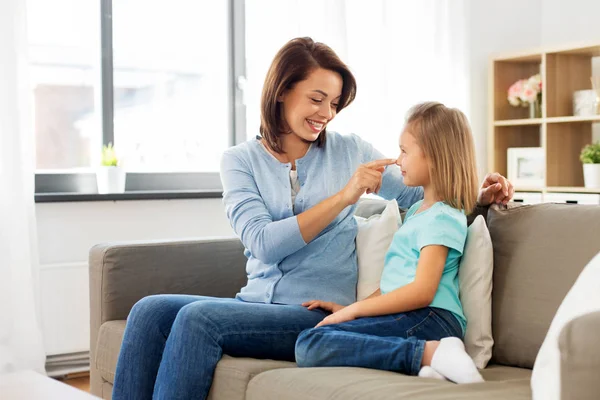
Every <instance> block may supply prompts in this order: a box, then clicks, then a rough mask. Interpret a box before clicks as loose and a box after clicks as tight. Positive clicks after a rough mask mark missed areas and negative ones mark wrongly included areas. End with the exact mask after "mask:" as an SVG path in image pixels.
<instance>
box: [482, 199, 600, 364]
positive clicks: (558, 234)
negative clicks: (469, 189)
mask: <svg viewBox="0 0 600 400" xmlns="http://www.w3.org/2000/svg"><path fill="white" fill-rule="evenodd" d="M487 223H488V228H489V231H490V235H491V237H492V242H493V245H494V281H493V290H492V329H493V337H494V342H495V343H494V350H493V358H492V360H493V361H495V363H498V364H504V365H511V366H517V367H526V368H532V367H533V363H534V361H535V357H536V355H537V353H538V351H539V349H540V346H541V345H542V342H543V340H544V337H545V336H546V332H547V331H548V328H549V327H550V322H551V321H552V318H553V317H554V314H555V313H556V310H557V309H558V306H559V305H560V303H561V302H562V300H563V299H564V297H565V295H566V294H567V292H568V291H569V289H570V288H571V286H572V285H573V283H574V282H575V280H576V279H577V276H578V275H579V274H580V272H581V271H582V270H583V268H584V267H585V265H586V264H587V263H588V262H589V261H590V260H591V259H592V257H594V255H596V253H598V252H599V251H600V236H599V235H598V226H600V206H586V205H572V204H536V205H531V206H521V207H516V208H510V209H501V208H498V207H496V206H492V207H491V208H490V210H489V213H488V220H487Z"/></svg>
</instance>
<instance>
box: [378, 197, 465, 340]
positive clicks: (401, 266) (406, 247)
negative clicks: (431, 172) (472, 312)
mask: <svg viewBox="0 0 600 400" xmlns="http://www.w3.org/2000/svg"><path fill="white" fill-rule="evenodd" d="M422 203H423V201H419V202H417V203H416V204H415V205H413V206H412V207H411V208H410V210H408V212H407V213H406V217H405V218H404V222H403V223H402V226H401V227H400V229H398V232H396V233H395V234H394V238H393V240H392V243H391V244H390V248H389V249H388V252H387V253H386V255H385V265H384V267H383V273H382V275H381V283H380V288H381V293H382V294H385V293H389V292H391V291H393V290H396V289H398V288H400V287H402V286H405V285H408V284H409V283H411V282H413V281H414V280H415V275H416V272H417V265H418V262H419V256H420V254H421V249H423V247H425V246H429V245H441V246H446V247H448V257H447V258H446V265H445V266H444V271H443V272H442V278H441V280H440V284H439V286H438V289H437V292H436V293H435V297H434V299H433V301H432V302H431V304H430V307H437V308H443V309H445V310H448V311H450V312H452V313H454V315H455V316H456V317H457V319H458V321H459V322H460V324H461V325H462V329H463V333H464V332H465V331H466V327H467V320H466V318H465V315H464V313H463V309H462V305H461V303H460V299H459V297H458V296H459V285H458V266H459V263H460V258H461V256H462V253H463V250H464V247H465V241H466V240H467V217H466V216H465V214H464V213H463V212H462V211H459V210H457V209H455V208H452V207H450V206H449V205H447V204H445V203H443V202H437V203H435V204H434V205H432V206H431V207H430V208H428V209H427V210H424V211H422V212H420V213H418V214H415V212H416V211H417V209H418V208H419V207H420V206H421V204H422Z"/></svg>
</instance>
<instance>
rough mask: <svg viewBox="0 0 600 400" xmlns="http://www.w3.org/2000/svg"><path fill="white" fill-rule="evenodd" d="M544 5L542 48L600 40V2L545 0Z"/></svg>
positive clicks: (596, 0) (591, 0)
mask: <svg viewBox="0 0 600 400" xmlns="http://www.w3.org/2000/svg"><path fill="white" fill-rule="evenodd" d="M542 5H543V6H542V10H541V11H542V12H541V17H542V30H541V41H542V45H544V46H554V45H556V44H558V45H561V44H566V45H568V44H569V43H574V44H577V43H580V42H584V43H585V42H588V43H589V42H593V41H596V42H598V41H600V1H598V0H568V1H567V0H543V2H542Z"/></svg>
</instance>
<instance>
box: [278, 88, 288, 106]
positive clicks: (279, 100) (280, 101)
mask: <svg viewBox="0 0 600 400" xmlns="http://www.w3.org/2000/svg"><path fill="white" fill-rule="evenodd" d="M286 95H287V90H284V91H283V92H281V93H280V94H279V96H277V102H278V103H283V101H284V100H285V96H286Z"/></svg>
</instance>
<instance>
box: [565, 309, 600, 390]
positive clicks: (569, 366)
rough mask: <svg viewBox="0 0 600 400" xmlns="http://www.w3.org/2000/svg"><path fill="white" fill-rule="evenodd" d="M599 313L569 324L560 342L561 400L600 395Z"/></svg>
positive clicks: (579, 318) (584, 316) (590, 314)
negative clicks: (599, 377) (599, 376)
mask: <svg viewBox="0 0 600 400" xmlns="http://www.w3.org/2000/svg"><path fill="white" fill-rule="evenodd" d="M598 332H600V311H596V312H593V313H589V314H585V315H582V316H581V317H578V318H575V319H574V320H572V321H571V322H569V323H568V324H567V325H566V326H565V327H564V328H563V330H562V331H561V333H560V337H559V340H558V347H559V349H560V386H561V390H560V391H561V397H560V398H561V400H575V399H577V400H587V399H597V398H598V395H599V394H600V379H598V371H600V341H599V340H598Z"/></svg>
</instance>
